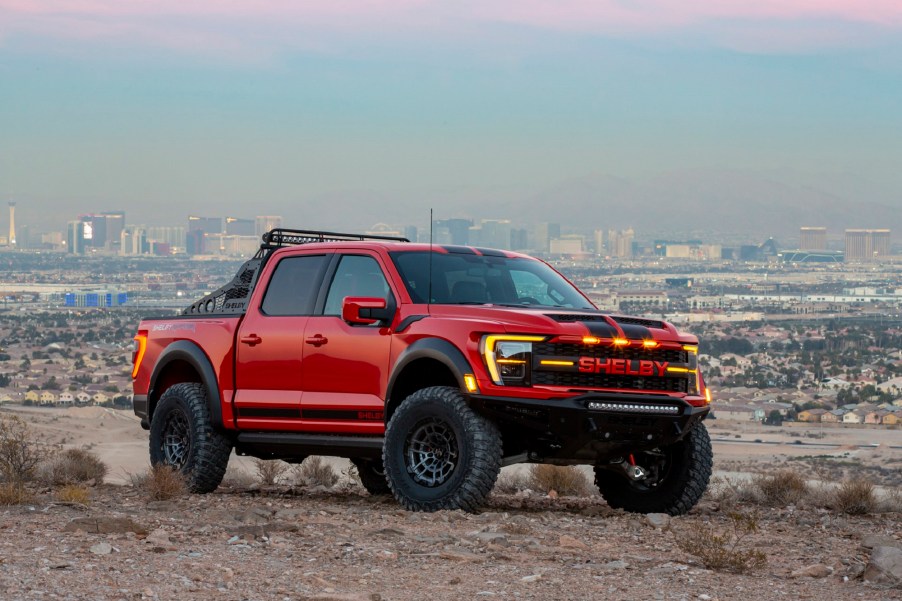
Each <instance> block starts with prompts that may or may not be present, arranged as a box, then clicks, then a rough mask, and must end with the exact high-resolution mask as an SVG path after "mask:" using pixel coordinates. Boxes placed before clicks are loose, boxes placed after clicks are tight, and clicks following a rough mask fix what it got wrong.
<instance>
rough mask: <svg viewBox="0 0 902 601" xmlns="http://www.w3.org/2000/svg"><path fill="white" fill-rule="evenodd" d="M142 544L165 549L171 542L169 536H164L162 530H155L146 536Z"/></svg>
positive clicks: (164, 532) (164, 533)
mask: <svg viewBox="0 0 902 601" xmlns="http://www.w3.org/2000/svg"><path fill="white" fill-rule="evenodd" d="M144 542H146V543H148V544H151V545H156V546H159V547H166V546H169V545H170V544H171V543H172V541H170V540H169V535H168V534H166V531H165V530H163V529H162V528H157V529H156V530H154V531H153V532H151V533H150V534H148V535H147V538H145V539H144Z"/></svg>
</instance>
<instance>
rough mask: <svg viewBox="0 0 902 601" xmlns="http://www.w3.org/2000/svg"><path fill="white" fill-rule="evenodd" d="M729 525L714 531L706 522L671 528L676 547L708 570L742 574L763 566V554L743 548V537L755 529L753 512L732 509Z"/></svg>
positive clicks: (756, 523) (765, 559) (744, 543)
mask: <svg viewBox="0 0 902 601" xmlns="http://www.w3.org/2000/svg"><path fill="white" fill-rule="evenodd" d="M729 518H730V525H729V527H728V528H727V529H726V530H725V531H724V532H722V533H718V532H717V531H716V530H715V529H714V527H713V526H711V525H710V524H702V525H700V526H693V527H692V528H686V529H682V528H681V529H679V530H674V534H675V536H676V543H677V547H679V548H680V549H681V550H682V551H684V552H686V553H689V554H690V555H693V556H695V557H697V558H698V559H699V561H701V562H702V564H703V565H704V566H705V567H706V568H708V569H710V570H718V571H724V572H732V573H734V574H746V573H748V572H751V571H753V570H759V569H761V568H763V567H764V566H766V565H767V556H766V555H765V554H764V553H762V552H761V551H759V550H758V549H754V548H746V547H747V546H748V545H747V540H746V539H747V538H748V537H749V535H751V534H753V533H754V532H756V531H757V530H758V518H757V516H756V515H754V514H743V513H738V512H733V513H730V514H729Z"/></svg>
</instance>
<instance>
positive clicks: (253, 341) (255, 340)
mask: <svg viewBox="0 0 902 601" xmlns="http://www.w3.org/2000/svg"><path fill="white" fill-rule="evenodd" d="M261 342H263V339H262V338H260V337H259V336H257V335H256V334H251V335H249V336H245V337H244V338H242V339H241V343H242V344H246V345H248V346H256V345H258V344H260V343H261Z"/></svg>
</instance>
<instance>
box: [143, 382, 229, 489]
mask: <svg viewBox="0 0 902 601" xmlns="http://www.w3.org/2000/svg"><path fill="white" fill-rule="evenodd" d="M231 452H232V442H231V440H230V439H229V438H228V437H227V436H225V435H224V434H222V433H220V432H218V431H216V430H215V429H214V428H213V423H212V420H211V418H210V410H209V409H208V407H207V391H206V388H205V387H204V386H203V385H202V384H197V383H193V382H185V383H182V384H175V385H174V386H170V387H169V388H168V389H167V390H166V392H164V393H163V396H161V397H160V402H159V403H158V404H157V408H156V410H155V411H154V412H153V418H152V419H151V421H150V463H151V465H169V466H171V467H173V468H175V469H177V470H178V471H180V472H181V473H182V475H183V476H184V477H185V484H186V485H187V487H188V490H190V491H191V492H194V493H208V492H212V491H214V490H216V487H217V486H219V484H220V482H222V478H223V476H225V472H226V467H227V466H228V463H229V455H230V454H231Z"/></svg>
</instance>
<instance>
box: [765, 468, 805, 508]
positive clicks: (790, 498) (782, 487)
mask: <svg viewBox="0 0 902 601" xmlns="http://www.w3.org/2000/svg"><path fill="white" fill-rule="evenodd" d="M755 485H756V486H757V487H758V488H759V489H760V490H761V500H762V502H763V503H765V504H766V505H771V506H774V507H784V506H786V505H795V504H797V503H798V502H799V501H801V500H802V498H803V497H804V496H805V493H806V492H807V491H808V485H807V484H806V483H805V480H804V478H802V476H800V475H799V474H798V472H795V471H793V470H777V471H776V472H772V473H769V474H758V475H757V476H756V477H755Z"/></svg>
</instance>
